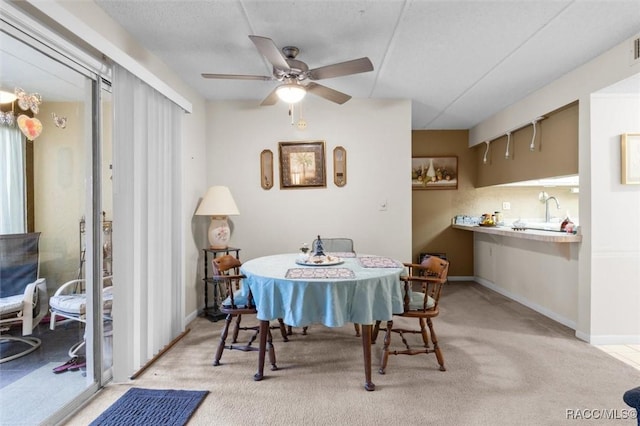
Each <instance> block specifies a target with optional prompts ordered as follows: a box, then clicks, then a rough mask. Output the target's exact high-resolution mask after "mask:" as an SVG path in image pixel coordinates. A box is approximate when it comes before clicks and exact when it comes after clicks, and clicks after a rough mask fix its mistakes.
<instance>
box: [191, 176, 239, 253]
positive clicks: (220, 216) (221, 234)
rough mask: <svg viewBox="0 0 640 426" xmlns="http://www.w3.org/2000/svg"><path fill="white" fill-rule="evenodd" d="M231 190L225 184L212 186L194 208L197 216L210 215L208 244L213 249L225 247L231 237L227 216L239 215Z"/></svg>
mask: <svg viewBox="0 0 640 426" xmlns="http://www.w3.org/2000/svg"><path fill="white" fill-rule="evenodd" d="M239 214H240V212H239V211H238V206H236V202H235V201H233V197H232V196H231V191H229V188H227V187H226V186H212V187H210V188H209V189H208V190H207V193H206V194H205V196H204V198H203V199H202V202H200V205H199V206H198V209H197V210H196V215H197V216H211V224H210V225H209V232H208V237H209V245H210V247H211V248H213V249H226V248H227V247H228V243H229V239H230V238H231V228H229V223H228V222H227V216H232V215H239Z"/></svg>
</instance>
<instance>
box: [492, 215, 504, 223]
mask: <svg viewBox="0 0 640 426" xmlns="http://www.w3.org/2000/svg"><path fill="white" fill-rule="evenodd" d="M494 217H495V222H496V225H504V216H503V215H502V212H495V214H494Z"/></svg>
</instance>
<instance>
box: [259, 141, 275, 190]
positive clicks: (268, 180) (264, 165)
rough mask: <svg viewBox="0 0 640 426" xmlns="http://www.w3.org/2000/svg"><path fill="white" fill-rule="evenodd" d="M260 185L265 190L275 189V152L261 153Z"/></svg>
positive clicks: (266, 151) (264, 151)
mask: <svg viewBox="0 0 640 426" xmlns="http://www.w3.org/2000/svg"><path fill="white" fill-rule="evenodd" d="M260 185H261V186H262V188H263V189H271V187H273V152H271V150H269V149H265V150H263V151H262V152H261V153H260Z"/></svg>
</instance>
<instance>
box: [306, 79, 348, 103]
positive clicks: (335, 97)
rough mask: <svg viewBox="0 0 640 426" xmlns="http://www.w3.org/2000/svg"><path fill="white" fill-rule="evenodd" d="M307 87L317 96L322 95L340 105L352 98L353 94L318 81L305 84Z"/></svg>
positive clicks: (308, 90)
mask: <svg viewBox="0 0 640 426" xmlns="http://www.w3.org/2000/svg"><path fill="white" fill-rule="evenodd" d="M305 89H307V92H309V93H313V94H314V95H316V96H320V97H322V98H325V99H327V100H330V101H331V102H335V103H337V104H340V105H342V104H343V103H345V102H347V101H348V100H349V99H351V96H349V95H347V94H346V93H342V92H338V91H337V90H334V89H331V88H330V87H327V86H323V85H321V84H317V83H309V84H307V85H306V86H305Z"/></svg>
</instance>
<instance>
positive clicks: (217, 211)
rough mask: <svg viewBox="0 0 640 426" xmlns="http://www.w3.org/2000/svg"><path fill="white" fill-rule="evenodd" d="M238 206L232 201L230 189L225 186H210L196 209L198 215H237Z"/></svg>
mask: <svg viewBox="0 0 640 426" xmlns="http://www.w3.org/2000/svg"><path fill="white" fill-rule="evenodd" d="M239 214H240V212H239V211H238V206H236V202H235V201H233V197H232V196H231V191H229V188H227V187H226V186H212V187H210V188H209V189H208V190H207V193H206V194H205V196H204V198H203V199H202V202H201V203H200V205H199V206H198V210H196V215H198V216H233V215H239Z"/></svg>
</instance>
